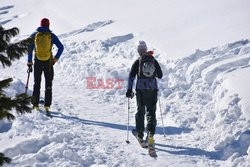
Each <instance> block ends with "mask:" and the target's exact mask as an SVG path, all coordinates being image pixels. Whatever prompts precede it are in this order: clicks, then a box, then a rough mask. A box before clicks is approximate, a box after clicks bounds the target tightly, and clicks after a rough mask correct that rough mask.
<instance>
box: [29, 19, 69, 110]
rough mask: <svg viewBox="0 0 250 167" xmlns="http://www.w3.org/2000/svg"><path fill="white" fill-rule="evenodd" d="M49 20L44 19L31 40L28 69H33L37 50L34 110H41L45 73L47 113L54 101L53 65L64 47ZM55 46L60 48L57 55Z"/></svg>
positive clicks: (45, 105) (45, 104)
mask: <svg viewBox="0 0 250 167" xmlns="http://www.w3.org/2000/svg"><path fill="white" fill-rule="evenodd" d="M49 24H50V23H49V20H48V19H47V18H44V19H42V20H41V26H40V27H38V28H37V31H36V32H34V33H33V34H32V35H31V36H30V38H31V39H32V40H31V41H32V43H31V45H30V48H29V53H28V63H27V65H28V67H29V68H32V65H33V63H32V54H33V50H35V56H34V57H35V58H34V88H33V99H32V103H33V108H34V109H37V110H38V109H39V107H38V104H39V99H40V85H41V75H42V72H44V77H45V103H44V107H45V110H46V112H48V113H49V107H50V105H51V101H52V81H53V77H54V69H53V65H54V64H55V63H56V62H57V61H58V59H59V58H60V56H61V54H62V52H63V49H64V47H63V45H62V43H61V42H60V40H59V39H58V37H57V36H56V35H55V34H53V33H52V32H51V30H50V29H49ZM53 44H55V45H56V46H57V48H58V51H57V53H56V55H55V56H54V57H53V55H52V46H53Z"/></svg>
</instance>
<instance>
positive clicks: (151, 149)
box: [146, 133, 157, 157]
mask: <svg viewBox="0 0 250 167" xmlns="http://www.w3.org/2000/svg"><path fill="white" fill-rule="evenodd" d="M146 140H147V142H148V154H149V155H150V156H151V157H157V154H156V151H155V140H154V136H153V135H152V134H150V133H148V135H147V138H146Z"/></svg>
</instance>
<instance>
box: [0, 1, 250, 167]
mask: <svg viewBox="0 0 250 167" xmlns="http://www.w3.org/2000/svg"><path fill="white" fill-rule="evenodd" d="M24 3H25V5H24ZM1 4H4V5H2V6H3V7H0V22H1V24H3V25H4V26H6V27H12V26H17V27H20V29H21V35H20V36H19V37H18V38H19V39H21V38H24V37H26V36H27V35H28V34H31V33H32V32H33V31H34V30H35V29H36V27H37V26H38V25H39V21H40V19H41V18H42V17H49V18H50V20H51V22H52V24H51V29H52V30H53V32H55V33H56V34H58V35H59V38H60V39H61V40H62V42H63V44H64V46H65V51H64V53H63V55H62V57H61V58H60V60H59V61H58V62H57V63H56V65H55V66H54V67H55V78H54V82H53V105H52V106H51V109H52V115H53V116H54V117H53V118H52V119H50V118H48V117H46V116H45V115H44V113H43V112H38V111H33V112H32V113H31V114H25V115H16V117H17V118H16V120H15V121H13V122H9V121H6V120H2V121H0V146H1V147H0V152H3V153H4V154H5V155H7V156H9V157H11V158H12V159H13V161H12V163H11V164H9V165H5V166H37V167H38V166H92V167H95V166H104V167H106V166H175V167H178V166H187V167H189V166H190V167H192V166H211V167H215V166H235V167H236V166H244V167H248V166H250V163H249V162H250V147H249V144H250V143H249V141H250V133H249V129H250V119H249V118H250V115H249V111H248V108H249V104H250V101H249V99H250V98H249V96H250V90H249V81H250V80H249V79H248V77H247V76H248V74H249V72H250V66H249V60H250V43H249V22H247V21H246V20H249V12H248V6H249V2H248V1H246V0H239V1H237V2H236V1H233V0H227V1H225V0H222V1H215V0H212V1H207V2H199V1H197V0H189V1H163V0H160V1H157V2H155V1H152V0H138V1H132V0H127V1H119V2H118V1H115V0H105V1H97V0H93V1H79V0H72V1H58V0H54V1H50V2H48V1H46V0H41V1H39V2H35V1H32V0H26V1H25V2H24V1H17V0H11V1H10V0H8V1H6V0H2V1H1ZM142 6H143V10H142V9H141V7H142ZM72 10H74V12H73V11H72ZM229 18H230V19H229ZM242 38H244V39H245V40H242ZM142 39H143V40H145V41H146V42H147V45H148V47H149V49H150V50H154V53H155V54H154V55H155V58H156V59H157V60H158V61H159V63H160V65H161V67H162V70H163V74H164V76H163V79H161V80H159V85H160V92H159V98H160V102H161V107H162V112H163V115H162V116H163V121H164V125H165V131H166V137H164V136H163V128H162V124H161V113H160V109H159V104H158V105H157V121H158V124H157V130H156V135H155V140H156V151H157V154H158V158H157V159H153V158H150V157H149V156H148V155H147V150H145V149H142V148H140V147H139V145H138V143H137V141H136V140H135V139H134V138H133V137H132V134H131V133H130V134H129V135H130V136H129V140H130V144H126V142H125V140H126V137H127V136H126V135H127V133H126V132H127V131H126V130H127V121H128V120H127V112H128V111H127V99H126V98H125V92H126V85H127V77H128V74H129V70H130V67H131V65H132V63H133V61H134V60H135V59H136V58H137V57H138V54H137V51H136V44H137V43H138V41H139V40H142ZM234 41H236V42H234ZM217 45H218V46H217ZM215 46H217V47H215ZM211 47H212V48H211ZM198 48H199V49H198ZM209 48H211V49H209ZM195 49H196V51H195V52H194V53H192V52H193V51H194V50H195ZM205 49H206V50H205ZM55 51H56V49H55V50H53V52H55ZM26 61H27V58H26V57H23V58H21V59H20V60H19V61H15V62H14V63H13V65H12V66H11V67H10V68H2V67H0V68H1V70H0V76H1V77H0V79H4V78H9V77H12V78H13V82H12V84H11V86H10V87H9V88H7V89H6V90H5V92H6V94H7V95H8V96H11V97H12V96H14V95H16V94H18V93H23V92H24V87H25V83H26V79H27V73H26V70H27V69H26V66H25V64H26ZM88 77H95V79H96V80H99V81H103V83H104V84H106V81H107V80H108V79H111V80H112V79H113V81H114V82H113V83H114V88H113V89H87V78H88ZM115 80H117V81H120V83H118V82H115ZM42 82H44V80H43V81H42ZM94 83H95V84H96V85H98V81H96V82H94ZM119 84H120V85H121V87H122V88H121V89H116V88H117V86H118V85H119ZM32 86H33V76H31V80H30V83H29V91H28V94H31V93H32ZM43 91H44V83H42V86H41V92H42V93H41V94H42V96H43V94H44V93H43ZM130 105H131V109H130V117H129V118H130V126H129V130H132V128H133V127H134V125H135V120H134V114H135V112H136V101H135V98H134V99H132V100H131V104H130Z"/></svg>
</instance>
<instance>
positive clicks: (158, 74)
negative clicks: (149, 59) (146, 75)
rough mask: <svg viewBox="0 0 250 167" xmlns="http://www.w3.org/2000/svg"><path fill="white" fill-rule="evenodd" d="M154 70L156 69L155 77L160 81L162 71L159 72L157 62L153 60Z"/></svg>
mask: <svg viewBox="0 0 250 167" xmlns="http://www.w3.org/2000/svg"><path fill="white" fill-rule="evenodd" d="M155 68H156V77H157V78H159V79H161V78H162V70H161V67H160V65H159V63H158V61H157V60H155Z"/></svg>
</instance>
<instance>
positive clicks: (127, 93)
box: [126, 89, 134, 99]
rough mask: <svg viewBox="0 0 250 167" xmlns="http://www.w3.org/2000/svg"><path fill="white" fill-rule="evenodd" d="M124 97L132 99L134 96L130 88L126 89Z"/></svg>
mask: <svg viewBox="0 0 250 167" xmlns="http://www.w3.org/2000/svg"><path fill="white" fill-rule="evenodd" d="M126 97H127V98H131V99H132V98H133V97H134V92H133V91H132V90H131V89H128V90H127V92H126Z"/></svg>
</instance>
